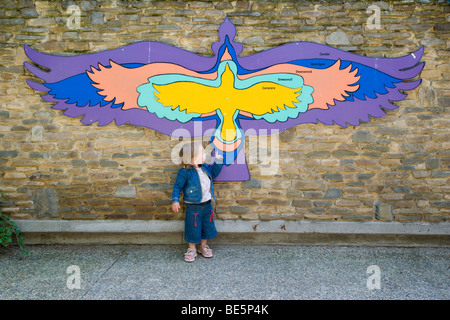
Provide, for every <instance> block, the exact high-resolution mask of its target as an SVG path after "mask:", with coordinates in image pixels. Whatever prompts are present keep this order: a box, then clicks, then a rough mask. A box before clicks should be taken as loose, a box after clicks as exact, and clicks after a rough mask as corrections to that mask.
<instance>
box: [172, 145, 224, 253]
mask: <svg viewBox="0 0 450 320" xmlns="http://www.w3.org/2000/svg"><path fill="white" fill-rule="evenodd" d="M182 153H183V163H184V164H185V167H184V168H181V169H180V170H178V175H177V179H176V181H175V184H174V187H173V192H172V210H173V211H174V212H178V210H179V209H180V203H179V199H180V194H181V191H183V200H184V202H185V203H186V217H185V220H184V221H185V222H184V230H185V232H184V240H185V241H186V242H187V243H189V248H188V250H187V252H186V253H185V255H184V261H186V262H192V261H194V260H195V258H196V257H197V250H196V249H195V245H196V244H197V243H200V245H199V248H198V253H200V254H201V255H202V256H203V257H205V258H211V257H212V250H211V249H210V248H209V247H208V245H207V244H206V242H207V240H208V239H212V238H215V237H217V230H216V227H215V225H214V212H213V209H212V206H211V198H213V199H215V197H214V189H213V181H212V179H213V178H215V177H217V176H218V175H219V173H220V170H222V164H221V163H217V162H214V164H212V165H207V164H204V162H205V160H206V152H205V149H203V146H202V144H201V143H200V142H191V143H187V144H185V145H184V146H183V149H182ZM218 159H219V160H221V159H222V157H221V156H219V155H216V161H217V160H218Z"/></svg>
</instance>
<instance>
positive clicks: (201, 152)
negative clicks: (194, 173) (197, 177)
mask: <svg viewBox="0 0 450 320" xmlns="http://www.w3.org/2000/svg"><path fill="white" fill-rule="evenodd" d="M205 160H206V153H205V149H203V147H202V146H200V147H198V149H197V150H196V152H195V153H194V157H193V158H192V163H191V164H192V165H198V164H203V163H204V162H205Z"/></svg>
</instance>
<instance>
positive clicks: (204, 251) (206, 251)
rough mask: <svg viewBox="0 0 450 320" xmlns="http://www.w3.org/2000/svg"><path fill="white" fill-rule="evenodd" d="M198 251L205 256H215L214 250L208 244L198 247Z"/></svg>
mask: <svg viewBox="0 0 450 320" xmlns="http://www.w3.org/2000/svg"><path fill="white" fill-rule="evenodd" d="M198 253H200V254H201V255H202V256H203V257H204V258H211V257H212V256H213V254H212V250H211V249H210V248H209V247H208V245H206V244H205V245H204V246H202V245H200V246H199V247H198Z"/></svg>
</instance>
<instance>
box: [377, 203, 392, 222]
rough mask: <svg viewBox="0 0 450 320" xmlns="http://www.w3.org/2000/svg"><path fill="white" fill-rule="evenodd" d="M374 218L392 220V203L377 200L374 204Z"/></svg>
mask: <svg viewBox="0 0 450 320" xmlns="http://www.w3.org/2000/svg"><path fill="white" fill-rule="evenodd" d="M375 218H376V219H377V220H382V221H392V219H393V213H392V205H391V204H389V203H384V202H378V203H376V204H375Z"/></svg>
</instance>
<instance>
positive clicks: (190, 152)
mask: <svg viewBox="0 0 450 320" xmlns="http://www.w3.org/2000/svg"><path fill="white" fill-rule="evenodd" d="M200 147H201V148H200ZM199 152H205V151H204V149H203V145H202V143H201V142H197V141H192V142H188V143H186V144H185V145H184V146H183V148H182V149H181V156H182V160H183V163H184V164H185V166H190V165H191V163H192V159H194V158H195V157H197V156H198V154H199Z"/></svg>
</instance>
